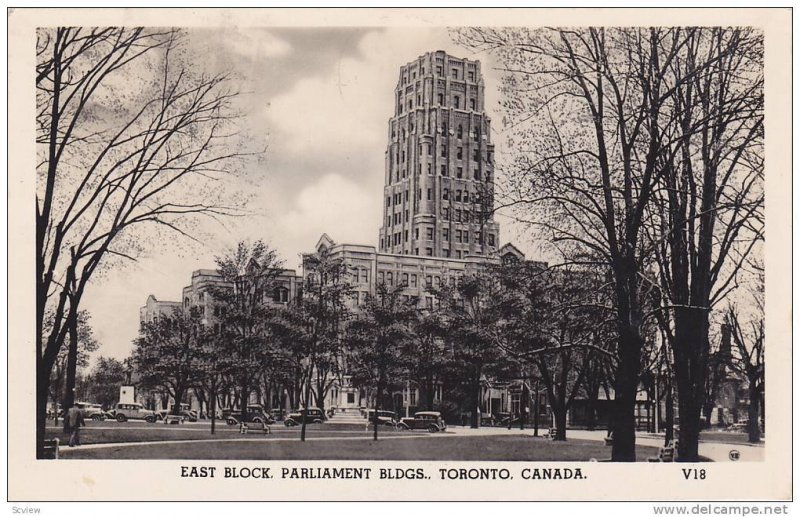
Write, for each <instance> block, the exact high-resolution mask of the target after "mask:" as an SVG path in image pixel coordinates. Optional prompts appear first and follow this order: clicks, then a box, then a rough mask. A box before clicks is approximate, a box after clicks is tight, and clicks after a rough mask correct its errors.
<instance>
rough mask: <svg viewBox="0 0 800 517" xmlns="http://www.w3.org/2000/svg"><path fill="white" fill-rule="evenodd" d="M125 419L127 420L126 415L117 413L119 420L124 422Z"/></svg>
mask: <svg viewBox="0 0 800 517" xmlns="http://www.w3.org/2000/svg"><path fill="white" fill-rule="evenodd" d="M125 420H127V418H125V415H117V422H124V421H125Z"/></svg>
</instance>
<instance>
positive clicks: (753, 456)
mask: <svg viewBox="0 0 800 517" xmlns="http://www.w3.org/2000/svg"><path fill="white" fill-rule="evenodd" d="M447 431H448V432H449V433H453V434H456V435H461V436H469V435H473V436H474V435H527V436H533V429H532V428H525V429H524V430H520V428H519V427H512V428H511V429H510V430H509V429H508V428H506V427H480V428H478V429H470V428H469V427H462V426H448V428H447ZM547 431H548V430H547V429H539V436H542V437H543V436H545V435H546V434H547ZM605 437H606V431H605V430H599V431H585V430H580V429H569V430H567V440H570V439H575V440H592V441H603V440H604V439H605ZM636 443H638V444H641V445H649V446H652V447H663V446H664V437H663V436H655V435H652V434H649V433H636ZM734 450H735V451H738V452H739V459H738V460H737V461H764V444H763V443H760V444H757V445H756V444H750V443H719V442H704V441H701V442H700V445H699V452H700V455H701V456H705V457H706V458H708V459H710V460H711V461H722V462H729V461H731V459H730V452H731V451H734ZM609 451H610V447H609Z"/></svg>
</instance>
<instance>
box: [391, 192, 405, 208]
mask: <svg viewBox="0 0 800 517" xmlns="http://www.w3.org/2000/svg"><path fill="white" fill-rule="evenodd" d="M403 202H406V203H408V189H406V191H405V192H402V193H401V192H395V193H394V194H392V195H391V196H386V206H387V207H389V206H392V204H395V205H399V204H400V203H403Z"/></svg>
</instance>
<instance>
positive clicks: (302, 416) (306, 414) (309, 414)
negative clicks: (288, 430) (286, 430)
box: [283, 407, 325, 427]
mask: <svg viewBox="0 0 800 517" xmlns="http://www.w3.org/2000/svg"><path fill="white" fill-rule="evenodd" d="M303 420H305V422H306V423H307V424H321V423H322V422H324V421H325V413H323V412H322V410H321V409H320V408H316V407H312V408H308V409H301V410H300V411H295V412H293V413H290V414H289V415H288V416H287V417H286V419H285V420H284V421H283V425H285V426H286V427H293V426H296V425H300V424H302V423H303Z"/></svg>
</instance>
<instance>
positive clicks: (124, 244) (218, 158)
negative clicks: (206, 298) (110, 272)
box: [36, 27, 245, 455]
mask: <svg viewBox="0 0 800 517" xmlns="http://www.w3.org/2000/svg"><path fill="white" fill-rule="evenodd" d="M37 36H38V38H37V58H38V60H37V68H36V87H37V117H36V124H37V152H38V166H37V182H38V183H37V193H36V249H37V255H36V289H37V300H36V315H37V365H36V367H37V453H39V455H41V454H40V453H41V447H42V444H43V440H44V425H45V411H46V408H45V405H46V397H47V391H48V383H49V378H50V372H51V371H52V368H53V363H54V361H55V360H56V358H57V356H58V353H59V351H60V350H61V348H62V345H63V344H64V342H65V339H66V336H67V333H68V332H69V328H70V327H71V325H70V322H74V320H75V319H76V318H77V314H78V311H79V306H80V302H81V298H82V296H83V294H84V291H85V288H86V286H87V285H88V283H89V282H90V281H91V279H92V278H93V277H94V276H96V275H97V273H98V272H101V271H102V270H103V268H104V267H108V265H109V263H110V262H112V261H114V260H115V259H134V258H135V257H136V255H137V254H138V252H140V251H142V250H143V249H144V248H145V247H146V243H145V242H146V241H147V240H146V239H142V240H138V239H137V236H139V235H141V234H140V233H139V231H138V230H139V229H140V228H151V229H153V231H160V230H159V229H161V228H163V229H165V230H168V231H175V232H177V233H179V234H182V235H187V236H188V235H189V232H190V231H191V227H192V224H193V222H195V221H196V219H195V218H194V217H193V216H196V215H199V214H202V215H205V216H210V217H218V216H222V215H227V214H231V213H235V212H236V211H237V210H238V209H235V208H232V206H229V204H228V203H226V202H225V201H224V199H226V198H227V195H226V194H227V191H226V189H225V188H224V182H223V181H222V180H224V179H225V178H226V177H227V176H229V175H230V174H231V173H232V172H233V171H235V170H236V168H237V167H236V165H237V164H236V162H237V160H238V159H240V158H242V157H243V155H244V154H245V153H243V152H242V151H241V148H240V146H239V145H238V144H237V141H238V135H237V134H236V133H235V132H232V131H231V130H230V129H229V123H230V122H231V121H232V119H233V118H234V117H235V113H234V111H233V110H232V105H231V103H232V100H233V99H234V97H235V96H236V94H237V92H236V91H234V90H232V89H231V88H230V87H229V86H228V84H229V83H228V76H226V75H225V74H218V75H207V74H205V73H202V72H199V71H197V70H196V66H194V65H192V66H184V65H183V60H182V57H181V46H180V39H181V34H180V33H179V32H178V31H175V30H158V29H156V30H148V29H143V28H130V29H128V28H117V27H111V28H97V29H83V28H68V27H59V28H54V29H49V28H48V29H40V30H39V32H38V34H37ZM188 182H191V183H192V188H186V187H187V183H188ZM46 312H49V313H51V314H53V324H52V326H51V327H50V328H49V330H48V331H47V332H45V328H44V315H45V313H46ZM73 327H74V326H73Z"/></svg>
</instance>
